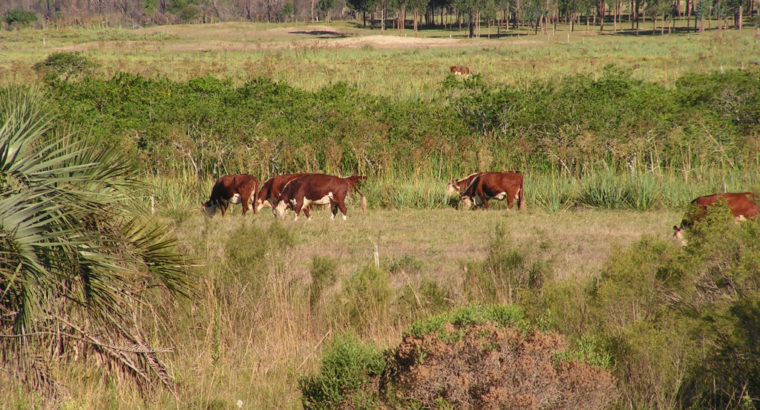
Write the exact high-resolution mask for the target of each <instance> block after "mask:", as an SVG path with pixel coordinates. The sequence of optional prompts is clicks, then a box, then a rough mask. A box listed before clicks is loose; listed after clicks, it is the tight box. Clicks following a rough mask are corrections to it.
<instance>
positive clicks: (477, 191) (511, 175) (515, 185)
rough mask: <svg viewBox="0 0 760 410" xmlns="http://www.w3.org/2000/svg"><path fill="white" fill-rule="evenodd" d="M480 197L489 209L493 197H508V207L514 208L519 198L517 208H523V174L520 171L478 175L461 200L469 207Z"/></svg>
mask: <svg viewBox="0 0 760 410" xmlns="http://www.w3.org/2000/svg"><path fill="white" fill-rule="evenodd" d="M477 198H480V200H481V201H482V202H483V206H484V207H485V208H486V209H488V200H489V199H491V198H494V199H498V200H502V199H504V198H506V199H507V207H509V208H510V209H511V208H512V204H513V202H514V200H515V199H516V200H517V209H523V203H524V197H523V176H522V174H521V173H519V172H484V173H482V174H481V175H477V176H476V177H475V178H474V179H473V181H472V182H471V183H470V185H469V186H468V187H467V189H466V190H465V191H464V192H463V193H462V195H461V199H460V201H461V202H462V204H463V205H464V207H465V208H469V207H470V206H472V205H473V204H474V203H475V200H476V199H477Z"/></svg>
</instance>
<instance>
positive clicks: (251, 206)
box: [201, 173, 367, 220]
mask: <svg viewBox="0 0 760 410" xmlns="http://www.w3.org/2000/svg"><path fill="white" fill-rule="evenodd" d="M364 179H367V177H364V176H352V177H347V178H341V177H336V176H332V175H325V174H306V173H302V174H286V175H278V176H275V177H272V178H269V179H268V180H266V181H265V182H264V184H263V185H262V186H261V189H259V180H258V179H256V177H254V176H253V175H247V174H239V175H225V176H223V177H220V178H219V179H218V180H217V181H216V183H215V184H214V187H213V188H212V189H211V197H210V198H209V200H208V201H206V202H205V203H202V204H201V205H202V206H203V210H204V211H206V214H207V215H208V216H213V215H214V214H215V213H216V210H217V209H219V210H220V211H221V212H222V216H224V213H225V212H226V211H227V207H228V205H229V204H243V215H245V213H246V211H249V210H253V212H254V213H256V212H258V211H260V210H261V209H262V208H264V207H266V206H269V207H271V208H272V210H273V212H274V215H275V217H277V218H278V219H282V218H284V216H285V212H286V211H287V210H288V209H292V210H293V211H294V212H295V214H296V217H295V219H298V215H300V213H301V211H303V213H304V214H305V215H306V217H307V218H308V219H311V214H310V210H311V208H312V207H313V206H315V205H330V208H331V210H332V216H331V217H330V219H333V218H335V215H337V213H338V210H340V212H341V214H342V215H343V219H344V220H345V219H346V196H348V194H351V193H354V192H355V193H357V194H359V195H360V196H361V204H362V210H364V211H366V209H367V199H366V198H365V197H364V195H363V194H362V193H361V191H359V188H358V187H357V185H358V183H359V181H361V180H364Z"/></svg>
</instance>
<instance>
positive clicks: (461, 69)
mask: <svg viewBox="0 0 760 410" xmlns="http://www.w3.org/2000/svg"><path fill="white" fill-rule="evenodd" d="M449 70H450V71H451V74H454V75H461V76H468V75H470V68H469V67H465V66H463V65H453V66H451V67H449Z"/></svg>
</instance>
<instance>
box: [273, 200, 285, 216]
mask: <svg viewBox="0 0 760 410" xmlns="http://www.w3.org/2000/svg"><path fill="white" fill-rule="evenodd" d="M287 210H288V204H287V203H286V202H285V201H282V200H281V201H279V202H277V206H275V207H273V208H272V213H274V217H275V218H277V219H283V218H285V212H286V211H287Z"/></svg>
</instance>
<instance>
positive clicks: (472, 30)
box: [467, 12, 475, 38]
mask: <svg viewBox="0 0 760 410" xmlns="http://www.w3.org/2000/svg"><path fill="white" fill-rule="evenodd" d="M469 17H470V18H469V20H468V21H467V29H468V30H469V31H470V38H472V36H473V35H474V34H475V32H474V30H475V27H474V26H473V24H472V12H470V13H469Z"/></svg>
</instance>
